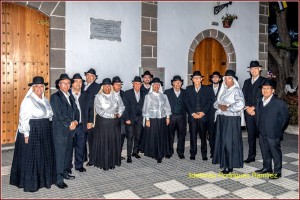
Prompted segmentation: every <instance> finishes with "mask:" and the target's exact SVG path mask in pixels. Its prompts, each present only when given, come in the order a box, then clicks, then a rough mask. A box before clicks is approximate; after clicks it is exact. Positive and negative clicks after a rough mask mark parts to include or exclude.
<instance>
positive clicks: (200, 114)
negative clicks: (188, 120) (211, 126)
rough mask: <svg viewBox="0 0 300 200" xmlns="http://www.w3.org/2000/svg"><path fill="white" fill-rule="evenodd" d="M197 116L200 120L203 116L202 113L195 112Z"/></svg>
mask: <svg viewBox="0 0 300 200" xmlns="http://www.w3.org/2000/svg"><path fill="white" fill-rule="evenodd" d="M197 114H198V116H199V119H201V118H202V117H203V116H204V115H205V114H204V112H197Z"/></svg>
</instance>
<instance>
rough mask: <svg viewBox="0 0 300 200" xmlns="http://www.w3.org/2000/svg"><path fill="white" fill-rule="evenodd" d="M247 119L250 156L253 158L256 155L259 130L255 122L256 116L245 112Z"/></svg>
mask: <svg viewBox="0 0 300 200" xmlns="http://www.w3.org/2000/svg"><path fill="white" fill-rule="evenodd" d="M245 120H246V128H247V132H248V145H249V152H248V158H249V159H253V158H255V156H256V138H257V137H258V135H259V131H258V128H257V126H256V123H255V116H251V115H249V114H248V113H247V112H245Z"/></svg>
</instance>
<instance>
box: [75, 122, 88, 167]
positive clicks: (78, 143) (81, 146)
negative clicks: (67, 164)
mask: <svg viewBox="0 0 300 200" xmlns="http://www.w3.org/2000/svg"><path fill="white" fill-rule="evenodd" d="M73 147H74V150H75V161H74V163H75V169H80V168H82V167H83V163H84V161H85V150H86V138H85V132H84V130H83V126H82V124H79V125H78V126H77V128H76V129H75V136H74V140H73Z"/></svg>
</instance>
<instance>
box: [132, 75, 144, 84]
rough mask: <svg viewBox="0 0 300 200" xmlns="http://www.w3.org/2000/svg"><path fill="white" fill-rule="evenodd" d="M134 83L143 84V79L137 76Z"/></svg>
mask: <svg viewBox="0 0 300 200" xmlns="http://www.w3.org/2000/svg"><path fill="white" fill-rule="evenodd" d="M132 82H140V83H141V82H142V79H141V77H139V76H135V77H134V79H133V81H132Z"/></svg>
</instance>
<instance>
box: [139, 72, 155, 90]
mask: <svg viewBox="0 0 300 200" xmlns="http://www.w3.org/2000/svg"><path fill="white" fill-rule="evenodd" d="M142 78H143V85H142V87H141V90H142V91H143V92H146V94H148V92H149V90H150V87H151V84H150V82H151V81H152V79H153V75H152V74H151V73H150V72H149V71H145V72H144V74H143V75H142Z"/></svg>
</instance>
